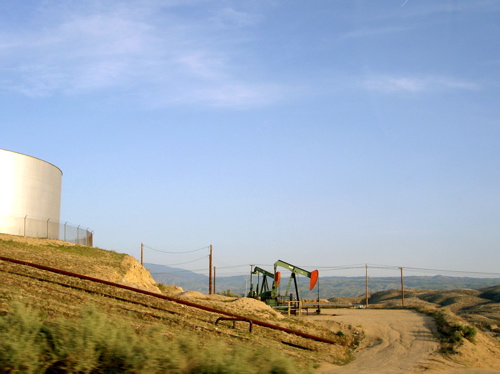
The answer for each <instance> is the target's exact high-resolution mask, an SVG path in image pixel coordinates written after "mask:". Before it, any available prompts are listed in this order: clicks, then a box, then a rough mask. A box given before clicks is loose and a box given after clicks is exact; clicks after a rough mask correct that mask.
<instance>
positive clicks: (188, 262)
mask: <svg viewBox="0 0 500 374" xmlns="http://www.w3.org/2000/svg"><path fill="white" fill-rule="evenodd" d="M207 257H208V256H203V257H200V258H198V259H196V260H192V261H186V262H180V263H178V264H171V265H168V266H177V265H184V264H190V263H191V262H196V261H200V260H203V259H204V258H207Z"/></svg>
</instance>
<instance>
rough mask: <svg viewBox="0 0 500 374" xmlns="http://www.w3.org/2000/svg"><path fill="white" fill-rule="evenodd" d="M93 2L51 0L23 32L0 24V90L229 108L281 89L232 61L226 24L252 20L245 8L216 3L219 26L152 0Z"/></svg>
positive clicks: (271, 96)
mask: <svg viewBox="0 0 500 374" xmlns="http://www.w3.org/2000/svg"><path fill="white" fill-rule="evenodd" d="M97 3H98V4H100V6H97V7H96V8H85V6H82V7H77V6H75V7H74V8H71V9H70V10H68V9H67V7H62V6H61V8H60V9H59V8H57V6H55V5H54V8H51V9H50V14H47V13H43V12H42V13H41V15H40V16H39V18H38V19H37V22H34V23H33V24H35V25H37V27H33V26H31V27H32V28H31V29H29V30H27V31H23V32H22V33H21V32H19V31H18V32H16V31H11V30H7V29H5V30H1V28H0V57H1V59H0V82H1V89H2V90H13V91H16V92H18V93H21V94H24V95H28V96H33V97H37V96H51V95H53V94H60V93H62V94H72V95H75V94H81V93H88V92H94V91H99V90H102V89H117V90H120V91H128V92H129V93H132V94H136V95H138V96H143V97H144V99H145V100H147V101H156V102H162V103H177V102H186V103H188V102H189V101H190V100H192V102H193V103H200V102H202V103H204V105H216V106H225V105H227V106H228V107H232V106H234V105H235V104H236V103H241V102H243V101H245V105H247V106H252V105H265V102H264V100H263V98H268V99H269V100H271V101H272V102H274V101H276V100H278V99H279V97H278V96H277V95H281V94H282V93H283V92H284V90H277V89H276V86H275V85H273V84H271V83H267V82H260V83H259V82H255V81H254V79H252V77H251V76H248V75H246V74H245V72H243V71H241V70H240V68H239V66H238V64H237V63H236V60H235V59H234V54H235V52H234V50H237V48H235V47H236V46H235V45H234V44H235V43H236V44H237V43H238V40H237V38H235V37H233V36H232V34H231V33H228V32H227V28H228V27H230V26H231V24H234V25H235V26H234V27H236V28H239V27H240V26H241V25H250V24H251V23H254V22H255V20H256V19H255V18H252V16H251V15H249V14H246V13H243V12H239V11H236V10H231V9H229V8H223V9H222V10H221V12H220V14H221V17H223V18H224V19H225V20H226V25H225V28H224V30H225V31H224V32H221V31H220V30H221V28H220V25H216V24H215V23H214V22H213V19H211V18H210V16H207V17H206V18H200V19H192V18H189V17H188V18H186V16H185V15H184V16H183V15H182V14H181V15H179V14H177V13H174V12H171V11H170V8H168V7H165V5H164V4H160V3H156V2H148V3H141V4H138V5H136V2H127V1H123V2H120V3H118V5H116V4H115V6H113V7H109V6H107V5H106V3H99V2H97ZM148 6H149V8H148ZM158 13H162V16H161V17H158V15H157V14H158ZM228 20H230V21H231V22H229V21H228ZM236 57H237V56H236ZM147 92H151V94H153V93H154V95H158V94H161V95H163V96H162V97H161V98H158V97H154V98H150V99H147V98H146V97H147V94H146V93H147ZM225 92H232V94H225ZM179 98H182V99H181V100H179Z"/></svg>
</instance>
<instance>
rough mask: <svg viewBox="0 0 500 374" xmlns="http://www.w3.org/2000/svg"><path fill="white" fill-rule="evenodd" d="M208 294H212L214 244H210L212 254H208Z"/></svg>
mask: <svg viewBox="0 0 500 374" xmlns="http://www.w3.org/2000/svg"><path fill="white" fill-rule="evenodd" d="M208 294H209V295H211V294H212V244H210V255H209V256H208Z"/></svg>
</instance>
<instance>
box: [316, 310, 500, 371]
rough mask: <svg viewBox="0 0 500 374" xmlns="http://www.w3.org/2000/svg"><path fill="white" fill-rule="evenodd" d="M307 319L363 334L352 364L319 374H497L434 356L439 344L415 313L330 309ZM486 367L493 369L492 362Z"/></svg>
mask: <svg viewBox="0 0 500 374" xmlns="http://www.w3.org/2000/svg"><path fill="white" fill-rule="evenodd" d="M308 318H311V319H314V320H317V321H318V322H319V321H324V322H323V323H328V321H337V322H343V323H347V324H351V325H353V326H358V327H361V328H362V329H363V330H364V332H365V334H366V337H365V339H364V340H363V342H362V343H361V345H360V347H359V348H358V349H357V350H356V352H355V360H354V361H353V362H351V363H350V364H348V365H346V366H335V365H324V366H322V367H320V368H319V369H318V373H321V374H330V373H342V374H344V373H345V374H350V373H356V374H363V373H370V374H403V373H405V374H408V373H422V372H426V373H449V374H451V373H457V374H458V373H460V374H466V373H468V374H472V373H478V374H493V373H495V374H497V373H500V367H498V370H494V369H485V368H465V367H464V366H462V365H459V364H456V363H454V362H452V361H450V360H447V359H445V358H443V357H442V356H441V355H439V354H438V353H437V351H438V349H439V343H438V341H437V340H436V338H435V337H434V335H433V333H432V331H433V329H434V328H435V325H434V321H433V320H432V318H431V317H428V316H425V315H423V314H421V313H418V312H415V311H410V310H370V309H368V310H363V309H333V310H332V309H331V310H323V313H322V315H318V316H311V317H308ZM493 360H496V359H495V358H493ZM486 364H487V363H486ZM487 366H489V367H496V366H495V362H490V363H489V365H487Z"/></svg>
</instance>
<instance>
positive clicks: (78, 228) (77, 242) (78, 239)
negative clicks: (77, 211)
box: [76, 225, 80, 244]
mask: <svg viewBox="0 0 500 374" xmlns="http://www.w3.org/2000/svg"><path fill="white" fill-rule="evenodd" d="M79 241H80V225H78V227H77V228H76V244H80V243H79Z"/></svg>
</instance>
